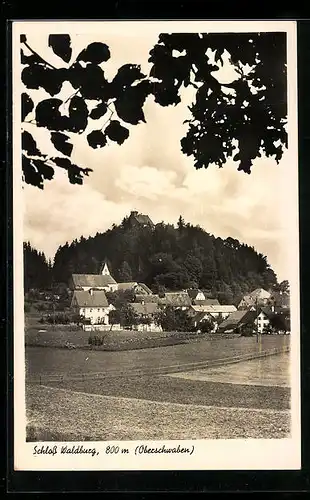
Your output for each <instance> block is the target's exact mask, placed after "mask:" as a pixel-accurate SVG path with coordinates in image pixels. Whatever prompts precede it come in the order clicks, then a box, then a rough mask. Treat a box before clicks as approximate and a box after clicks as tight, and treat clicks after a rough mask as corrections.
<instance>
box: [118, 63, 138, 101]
mask: <svg viewBox="0 0 310 500" xmlns="http://www.w3.org/2000/svg"><path fill="white" fill-rule="evenodd" d="M142 78H145V75H144V74H143V73H141V66H139V65H137V64H125V65H124V66H121V67H120V68H119V70H118V72H117V74H116V75H115V77H114V78H113V80H112V83H111V86H112V87H113V94H114V95H115V96H116V97H117V96H118V94H119V93H120V92H121V91H122V90H124V89H125V88H126V87H130V86H131V85H132V84H133V83H134V82H136V81H138V80H141V79H142Z"/></svg>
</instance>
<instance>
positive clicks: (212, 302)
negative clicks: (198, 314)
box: [193, 299, 220, 306]
mask: <svg viewBox="0 0 310 500" xmlns="http://www.w3.org/2000/svg"><path fill="white" fill-rule="evenodd" d="M193 305H194V306H219V305H220V303H219V301H218V300H217V299H204V300H198V299H196V300H194V301H193Z"/></svg>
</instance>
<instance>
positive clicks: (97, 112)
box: [89, 102, 108, 120]
mask: <svg viewBox="0 0 310 500" xmlns="http://www.w3.org/2000/svg"><path fill="white" fill-rule="evenodd" d="M107 109H108V106H107V105H106V103H105V102H100V103H99V104H98V105H97V106H96V107H95V108H94V109H92V111H91V112H90V114H89V117H90V118H92V119H93V120H98V118H101V117H102V116H103V115H105V114H106V112H107Z"/></svg>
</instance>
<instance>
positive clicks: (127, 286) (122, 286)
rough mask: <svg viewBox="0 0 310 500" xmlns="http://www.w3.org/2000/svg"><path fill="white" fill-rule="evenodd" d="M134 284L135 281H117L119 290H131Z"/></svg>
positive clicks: (135, 283)
mask: <svg viewBox="0 0 310 500" xmlns="http://www.w3.org/2000/svg"><path fill="white" fill-rule="evenodd" d="M136 285H137V282H136V281H129V282H128V283H118V285H117V288H118V289H119V290H133V288H134V287H135V286H136Z"/></svg>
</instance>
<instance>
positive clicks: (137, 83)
mask: <svg viewBox="0 0 310 500" xmlns="http://www.w3.org/2000/svg"><path fill="white" fill-rule="evenodd" d="M20 41H21V45H22V49H21V63H22V66H23V70H22V75H21V78H22V82H23V83H24V85H25V87H26V88H27V89H28V90H30V91H31V90H36V89H44V90H45V92H46V93H47V94H49V96H50V97H49V98H47V99H43V100H42V101H41V102H39V103H38V104H37V105H36V108H35V110H34V103H33V100H32V98H31V96H29V95H28V93H26V92H24V93H23V94H22V120H23V121H25V122H27V120H26V119H27V117H29V114H30V113H32V112H33V110H34V118H33V119H31V120H30V121H31V123H33V124H35V125H36V126H37V127H44V128H47V129H48V130H49V131H50V132H51V141H52V143H53V144H54V146H55V148H56V149H57V150H58V151H60V152H61V153H63V154H64V158H62V161H60V159H59V158H54V157H47V155H45V154H44V152H40V151H39V150H38V149H37V148H36V145H35V141H33V147H32V151H30V150H29V148H27V147H24V145H23V152H24V158H23V175H24V180H25V182H26V183H29V184H32V185H34V186H37V187H39V188H43V185H44V181H45V180H50V179H52V178H53V176H54V170H55V167H60V168H64V169H66V170H67V173H68V178H69V181H70V182H71V183H73V184H82V183H83V178H84V176H85V175H88V174H89V172H90V171H91V170H90V169H89V168H83V167H81V166H78V165H73V164H72V163H71V161H70V159H69V158H70V156H71V153H72V149H73V146H72V144H71V143H70V142H68V139H70V137H72V136H74V135H75V134H83V133H84V132H85V130H86V128H87V142H88V144H89V146H90V147H92V148H98V147H99V148H102V147H105V146H106V145H107V144H109V141H114V142H116V143H117V144H120V145H121V144H123V142H124V141H125V140H127V139H128V137H129V133H130V130H129V129H128V128H127V127H125V126H124V125H123V124H122V123H121V122H125V123H129V124H130V125H137V124H139V123H141V122H145V116H144V111H143V106H144V103H145V100H146V98H147V97H148V96H150V95H152V96H153V98H154V99H155V102H156V103H158V104H159V105H161V106H170V105H174V106H175V105H177V104H178V103H180V102H181V93H180V91H181V90H182V89H183V88H184V87H188V86H190V87H192V88H193V89H194V90H195V92H196V94H195V99H194V102H193V104H192V106H190V107H189V109H190V112H191V114H192V116H191V118H190V119H189V120H186V121H187V122H188V124H189V126H188V127H189V128H188V131H187V134H186V136H185V137H183V139H181V149H182V151H183V153H184V154H186V155H188V156H193V158H194V166H195V168H197V169H199V168H202V167H205V168H207V167H208V166H209V165H210V164H212V163H214V164H217V165H218V166H219V167H222V166H223V165H224V163H225V162H226V160H227V159H228V158H233V159H234V160H236V161H238V162H239V166H238V170H242V171H244V172H247V173H250V170H251V165H252V162H253V160H254V159H255V158H257V157H260V156H261V155H262V154H265V155H267V156H272V157H275V159H276V161H277V162H279V160H280V159H281V157H282V154H283V148H284V147H286V146H287V133H286V130H285V125H286V117H287V96H286V92H287V90H286V34H285V33H220V34H217V33H173V34H161V35H160V36H159V39H158V42H157V44H156V45H155V46H154V47H153V48H152V49H151V50H150V53H149V62H150V63H151V70H150V73H149V75H145V74H143V73H142V72H141V67H140V66H139V65H137V64H125V65H123V66H122V67H120V68H119V69H118V71H117V73H116V75H115V76H114V78H113V79H112V80H111V81H109V80H107V78H106V77H105V73H104V70H103V69H102V68H101V66H100V65H101V64H102V63H104V62H106V61H108V60H109V59H110V57H111V53H110V49H109V47H108V46H107V45H106V44H105V43H99V42H93V43H90V44H89V45H88V46H87V47H86V48H85V49H83V50H82V51H81V53H80V54H79V55H78V56H77V57H76V59H75V60H74V61H72V47H71V39H70V36H69V35H68V34H50V35H49V42H48V43H49V46H50V47H51V48H52V50H53V51H54V53H55V54H56V55H57V56H58V57H59V62H60V61H61V60H62V61H63V62H64V63H65V66H64V65H60V64H59V67H58V66H57V67H55V66H53V65H52V64H50V63H49V62H48V61H45V60H44V59H43V58H42V57H41V56H40V55H39V54H38V53H36V52H35V51H34V50H33V48H32V47H30V46H29V44H28V42H27V37H26V35H21V40H20ZM226 54H228V57H229V62H230V64H231V65H232V66H233V68H234V70H235V77H234V79H233V81H231V82H229V83H223V82H221V81H220V79H219V78H218V77H217V72H218V70H219V69H220V68H221V66H222V65H223V64H224V59H225V55H226ZM65 82H69V83H70V84H71V86H72V87H73V89H75V92H74V93H73V94H72V95H71V96H69V97H68V98H66V99H62V98H60V97H59V94H60V92H61V90H62V88H63V84H64V83H65ZM55 96H58V97H55ZM90 101H91V102H90ZM68 102H69V105H67V103H68ZM66 106H67V108H68V109H67V110H66ZM65 110H66V112H64V111H65ZM107 114H108V115H109V116H108V117H107V116H106V115H107ZM113 115H117V117H118V119H115V118H114V119H113V120H112V119H111V118H112V116H113ZM101 118H104V122H103V124H100V125H99V126H98V124H97V123H96V126H95V129H93V130H92V131H89V127H88V125H91V122H89V119H90V120H96V121H98V120H100V119H101ZM64 132H67V133H69V134H71V136H68V135H67V134H66V133H64ZM28 134H29V132H28ZM28 142H29V138H28ZM180 223H181V221H180ZM180 228H181V227H180Z"/></svg>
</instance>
